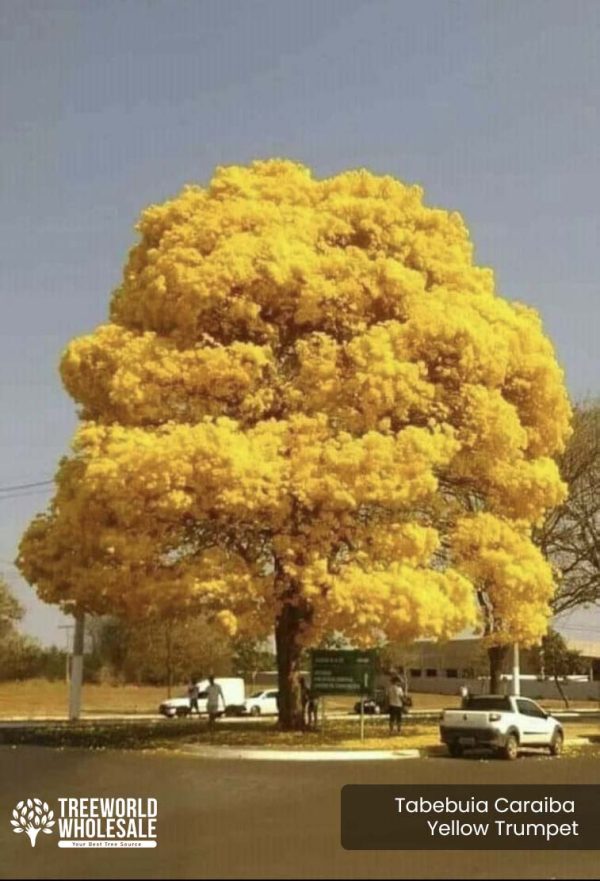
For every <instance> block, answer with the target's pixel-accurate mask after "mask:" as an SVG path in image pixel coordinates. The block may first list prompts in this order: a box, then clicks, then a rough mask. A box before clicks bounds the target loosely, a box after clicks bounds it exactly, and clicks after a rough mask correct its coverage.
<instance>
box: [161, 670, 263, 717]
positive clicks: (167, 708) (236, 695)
mask: <svg viewBox="0 0 600 881" xmlns="http://www.w3.org/2000/svg"><path fill="white" fill-rule="evenodd" d="M215 684H216V685H220V686H221V688H222V689H223V697H224V698H225V708H226V710H227V711H228V712H232V713H235V711H236V710H237V711H239V709H240V708H242V707H244V699H245V697H246V692H245V688H244V680H243V679H241V678H240V677H223V676H215ZM197 685H198V691H199V694H198V709H199V711H200V713H206V689H207V688H208V679H202V680H201V681H200V682H198V683H197ZM158 712H159V713H162V715H163V716H166V717H167V719H173V718H174V717H175V716H189V714H190V699H189V697H188V696H187V694H186V695H183V696H182V697H173V698H168V699H167V700H164V701H163V702H162V703H161V704H160V706H159V708H158Z"/></svg>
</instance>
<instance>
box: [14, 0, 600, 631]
mask: <svg viewBox="0 0 600 881" xmlns="http://www.w3.org/2000/svg"><path fill="white" fill-rule="evenodd" d="M0 39H1V45H0V50H1V51H0V84H1V85H0V101H1V109H0V121H1V124H2V147H1V150H2V165H1V167H2V201H1V207H0V211H1V213H0V224H1V235H2V255H3V256H2V261H1V263H0V291H1V295H2V302H3V309H2V316H3V321H2V326H1V330H2V345H1V346H0V362H1V370H2V376H3V383H2V420H1V423H0V444H1V455H0V485H1V486H6V485H9V486H10V485H13V484H20V483H27V482H30V481H35V480H39V479H44V478H48V477H51V476H52V474H53V473H54V469H55V464H56V461H57V459H58V457H59V456H60V455H61V454H62V453H63V452H64V451H65V450H66V449H67V444H68V441H69V437H70V434H71V432H72V430H73V427H74V424H75V419H74V411H73V406H72V404H71V402H70V400H69V399H68V398H67V396H66V395H65V394H64V393H63V391H62V390H61V387H60V383H59V379H58V375H57V371H56V365H57V360H58V357H59V353H60V350H61V349H62V347H63V346H64V344H65V343H66V342H67V341H68V340H69V338H71V337H72V336H74V335H76V334H80V333H82V332H85V331H89V330H90V329H92V328H93V327H94V326H95V325H96V324H97V323H98V322H100V321H102V320H103V319H104V318H105V317H106V314H107V305H108V298H109V294H110V291H111V290H112V288H113V287H114V286H115V284H116V283H117V281H118V279H119V275H120V270H121V266H122V263H123V260H124V257H125V254H126V252H127V250H128V248H129V247H130V246H131V244H132V242H133V230H132V226H133V223H134V221H135V219H136V216H137V214H138V212H139V210H140V209H141V208H142V206H144V205H145V204H147V203H148V202H152V201H157V200H161V199H163V198H165V197H167V196H169V195H171V194H173V193H175V192H176V191H177V190H178V189H179V188H180V187H181V185H182V184H183V183H184V182H186V181H192V180H194V181H201V182H202V181H206V180H207V179H208V178H209V177H210V175H211V172H212V169H213V168H214V166H215V165H217V164H221V163H237V162H247V161H248V160H251V159H253V158H257V157H266V156H272V155H279V156H288V157H292V158H296V159H299V160H301V161H303V162H305V163H308V164H310V165H311V166H313V168H314V169H315V171H316V172H317V174H320V175H327V174H330V173H333V172H336V171H338V170H341V169H344V168H347V167H353V166H367V167H369V168H371V169H373V170H374V171H377V172H386V173H391V174H393V175H396V176H398V177H401V178H402V179H404V180H406V181H410V182H419V183H420V184H422V185H423V186H424V187H425V190H426V193H427V198H428V201H429V202H431V203H437V204H439V205H442V206H444V207H451V208H455V209H458V210H460V211H461V212H462V213H463V215H464V216H465V218H466V220H467V222H468V224H469V226H470V227H471V230H472V233H473V237H474V240H475V243H476V247H477V259H478V261H479V262H480V263H484V264H490V265H492V266H494V268H495V269H496V272H497V277H498V280H499V286H500V290H501V292H502V293H503V294H504V295H505V296H507V297H510V298H519V299H522V300H524V301H526V302H528V303H531V304H534V305H535V306H537V307H538V308H539V309H540V310H541V312H542V314H543V317H544V320H545V325H546V328H547V331H548V332H549V333H550V335H551V336H552V337H553V339H554V341H555V344H556V347H557V350H558V353H559V357H560V359H561V360H562V362H563V364H564V366H565V369H566V372H567V379H568V384H569V388H570V390H571V393H572V394H573V395H574V396H583V395H588V394H592V395H593V394H596V393H598V391H599V387H600V380H599V376H598V369H597V365H598V355H597V351H598V346H597V342H596V337H597V327H598V306H597V297H598V284H599V280H600V248H599V247H598V243H599V241H600V235H599V232H600V231H599V223H598V210H599V205H600V177H599V170H600V158H599V157H600V150H599V148H598V145H599V144H600V116H599V103H598V102H599V96H600V53H599V52H598V45H599V44H600V3H598V2H595V0H590V2H578V0H568V2H567V0H559V2H556V0H543V2H538V0H527V2H522V0H502V2H498V0H491V2H486V0H471V2H461V0H458V2H457V0H454V2H450V0H436V2H431V0H413V2H402V0H396V2H383V0H382V2H377V0H370V2H357V0H339V2H337V0H274V2H272V0H246V2H244V0H238V2H232V0H215V2H208V0H207V2H202V0H190V2H188V0H168V2H167V0H162V2H156V0H102V2H93V0H87V2H86V0H79V2H56V0H44V2H41V0H40V2H29V0H2V2H0ZM5 495H6V494H5ZM8 496H9V497H7V498H4V499H2V500H0V566H1V567H2V569H0V571H2V572H3V573H4V574H5V575H6V576H7V577H8V578H9V580H10V581H11V583H12V584H14V585H15V588H16V589H17V592H18V595H19V597H20V598H21V600H22V601H23V602H24V604H25V605H26V607H27V610H28V613H27V617H26V620H25V627H26V629H27V630H29V631H30V632H31V633H34V634H36V635H38V636H40V637H41V638H42V639H43V640H44V641H46V642H52V641H55V640H56V639H62V638H63V637H62V635H61V634H60V633H59V631H58V630H57V624H58V622H59V616H58V615H57V614H56V612H55V611H54V610H53V609H49V608H48V607H44V606H42V604H40V603H39V602H38V601H37V600H36V599H35V597H34V595H33V592H32V591H31V590H30V589H29V588H28V587H27V586H26V585H24V584H23V583H22V582H20V581H19V579H18V577H17V575H16V573H15V571H14V569H11V567H10V561H11V560H13V559H14V556H15V552H16V544H17V541H18V537H19V535H20V533H21V531H22V530H23V528H24V526H25V525H26V523H27V522H28V520H29V519H30V517H31V516H32V515H33V514H34V512H35V511H36V510H38V509H40V508H41V507H43V506H44V504H45V501H46V499H47V495H45V494H44V493H43V492H42V493H40V492H35V493H34V492H32V493H31V494H30V495H25V496H21V497H19V498H14V497H10V496H11V494H10V493H9V494H8ZM578 635H579V636H583V635H584V634H583V633H579V634H578Z"/></svg>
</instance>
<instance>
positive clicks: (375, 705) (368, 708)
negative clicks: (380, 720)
mask: <svg viewBox="0 0 600 881" xmlns="http://www.w3.org/2000/svg"><path fill="white" fill-rule="evenodd" d="M361 703H362V705H363V712H364V714H365V716H379V715H380V714H381V713H385V703H384V701H382V700H380V699H379V698H375V697H361V699H360V700H358V701H356V703H355V704H354V712H355V713H360V705H361Z"/></svg>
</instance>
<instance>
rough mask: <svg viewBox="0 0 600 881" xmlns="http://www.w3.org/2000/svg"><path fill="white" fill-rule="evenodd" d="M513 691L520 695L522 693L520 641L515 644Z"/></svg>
mask: <svg viewBox="0 0 600 881" xmlns="http://www.w3.org/2000/svg"><path fill="white" fill-rule="evenodd" d="M512 693H513V694H514V695H515V696H516V697H518V696H519V695H520V694H521V671H520V664H519V643H518V642H515V643H514V644H513V667H512Z"/></svg>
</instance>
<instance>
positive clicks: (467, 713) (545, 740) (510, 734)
mask: <svg viewBox="0 0 600 881" xmlns="http://www.w3.org/2000/svg"><path fill="white" fill-rule="evenodd" d="M440 737H441V739H442V742H443V743H445V744H446V746H447V747H448V751H449V752H450V755H451V756H455V757H457V756H461V755H462V754H463V752H464V750H466V749H469V748H473V747H485V748H488V749H492V750H495V751H496V752H498V753H499V754H500V755H502V756H503V757H504V758H506V759H516V758H517V755H518V753H519V750H520V749H521V747H527V746H535V747H547V748H548V749H549V750H550V753H551V754H552V755H553V756H557V755H559V754H560V752H561V751H562V747H563V742H564V733H563V729H562V725H561V724H560V722H559V721H558V720H557V719H555V718H554V716H552V715H551V714H550V713H547V712H546V711H545V710H543V709H542V707H540V706H539V704H536V702H535V701H532V700H530V699H529V698H526V697H516V696H513V695H510V696H509V695H474V696H472V697H470V698H468V699H467V702H466V704H465V706H464V707H463V708H462V709H460V710H444V711H443V713H442V716H441V719H440Z"/></svg>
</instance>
